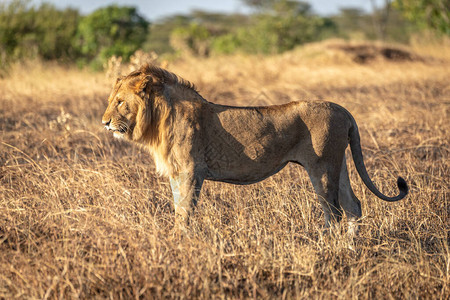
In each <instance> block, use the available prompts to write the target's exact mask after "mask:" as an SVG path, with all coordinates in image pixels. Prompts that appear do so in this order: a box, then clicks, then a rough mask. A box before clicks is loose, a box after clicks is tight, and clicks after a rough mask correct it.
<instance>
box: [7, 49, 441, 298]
mask: <svg viewBox="0 0 450 300" xmlns="http://www.w3.org/2000/svg"><path fill="white" fill-rule="evenodd" d="M407 50H408V51H411V49H407ZM438 50H440V51H438ZM449 50H450V49H449V48H442V49H434V50H433V52H432V53H439V55H434V56H433V57H431V56H430V55H429V53H431V52H429V51H428V50H427V52H420V49H415V53H416V54H417V55H418V57H419V56H420V57H422V58H424V59H417V60H416V59H411V60H400V61H398V60H390V59H386V58H384V57H383V56H380V57H375V58H374V59H373V60H371V61H369V62H367V63H366V64H358V63H355V62H354V59H353V57H352V55H353V54H351V53H348V52H345V51H344V50H342V49H331V48H330V47H327V44H326V43H324V44H316V45H313V46H309V47H304V48H302V49H298V50H295V51H292V52H290V53H286V54H283V55H278V56H272V57H246V56H230V57H216V58H208V59H195V58H190V59H185V60H180V61H178V62H174V63H172V64H171V65H169V70H171V71H173V72H175V73H177V74H179V75H181V76H182V77H184V78H185V79H188V80H190V81H192V82H194V83H195V84H196V85H197V87H198V89H199V90H200V93H201V94H202V95H203V96H204V97H205V98H206V99H208V100H210V101H213V102H217V103H222V104H235V105H267V104H278V103H284V102H288V101H291V100H305V99H308V100H316V99H326V100H330V101H334V102H337V103H339V104H341V105H343V106H344V107H346V108H347V109H348V110H349V111H350V112H352V114H353V115H354V116H355V119H356V120H357V122H358V124H359V126H360V131H361V136H362V146H363V151H364V154H365V162H366V166H367V168H368V170H369V173H370V174H371V176H372V179H373V180H374V182H375V183H376V184H377V185H378V187H379V188H380V189H381V190H382V191H383V192H384V193H386V194H391V195H392V194H394V193H395V192H396V185H395V178H396V177H397V176H398V175H401V176H404V177H405V178H406V180H407V182H408V183H409V185H410V188H411V192H410V195H409V196H408V197H407V198H406V199H405V200H403V201H401V202H398V203H386V202H383V201H381V200H378V199H377V198H376V197H375V196H373V195H372V194H371V193H370V192H369V191H368V190H367V189H366V188H365V187H364V185H363V183H362V182H361V180H360V179H359V177H358V175H357V174H356V172H355V170H354V168H353V165H352V163H350V164H349V166H350V177H351V182H352V186H353V189H354V191H355V193H356V195H357V196H358V197H359V198H360V199H361V201H362V204H363V216H364V217H363V219H362V220H361V231H360V234H359V236H358V237H356V238H355V239H350V238H349V237H348V236H347V235H346V233H345V229H344V225H345V220H344V221H343V226H342V228H341V229H342V230H339V229H335V230H334V231H333V233H332V234H326V233H323V231H322V224H323V216H322V212H321V209H320V206H319V204H318V202H317V201H316V199H315V194H314V192H313V190H312V186H311V184H310V182H309V179H308V178H307V176H306V173H305V172H304V171H303V170H302V169H301V168H300V167H298V166H293V165H292V166H291V165H289V166H288V167H286V168H285V169H284V170H283V171H281V172H280V173H278V174H277V175H275V176H273V177H271V178H269V179H267V180H265V181H263V182H261V183H258V184H254V185H249V186H235V185H229V184H224V183H215V182H207V183H206V184H205V186H204V189H203V191H202V195H201V200H200V203H199V206H198V209H197V210H196V212H195V215H194V216H193V218H192V222H191V225H190V227H189V231H188V232H183V231H180V230H179V229H178V228H177V227H174V226H173V225H174V216H173V213H172V211H171V205H170V202H171V196H170V192H169V187H168V184H167V180H166V179H165V178H159V177H157V176H155V174H154V166H153V162H152V160H151V158H150V156H149V155H148V154H147V153H143V152H141V150H139V149H138V148H136V147H134V146H132V145H130V144H128V143H126V142H121V141H117V140H114V139H113V138H112V136H111V135H110V134H109V133H107V132H104V130H103V128H102V126H101V115H102V113H103V110H104V109H105V107H106V99H107V96H108V94H109V91H110V87H111V83H110V82H108V81H107V80H106V79H105V75H104V74H98V73H90V72H88V71H80V70H77V69H71V68H67V67H66V68H64V67H60V66H57V65H52V64H42V63H32V62H31V63H23V64H18V65H16V66H14V67H13V68H12V69H11V70H10V72H9V75H8V76H6V77H4V78H2V79H0V130H1V131H0V138H1V145H0V149H1V150H0V167H1V169H0V182H1V186H0V270H1V271H0V298H22V299H23V298H26V299H28V298H44V299H60V298H83V299H86V298H88V299H90V298H111V299H128V298H136V299H137V298H150V299H152V298H162V297H165V298H205V299H209V298H258V299H260V298H281V299H286V298H320V299H330V298H332V299H361V298H370V299H384V298H389V299H417V298H425V299H448V298H449V295H450V291H449V283H450V280H449V279H450V251H449V235H448V232H449V229H450V221H449V212H450V210H449V197H448V195H449V193H448V191H449V188H448V187H449V167H450V163H449V129H450V122H449V99H450V81H449V78H450V56H449V55H450V51H449Z"/></svg>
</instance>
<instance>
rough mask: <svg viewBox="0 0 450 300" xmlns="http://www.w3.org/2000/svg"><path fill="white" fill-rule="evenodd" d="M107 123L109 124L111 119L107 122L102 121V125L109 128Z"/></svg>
mask: <svg viewBox="0 0 450 300" xmlns="http://www.w3.org/2000/svg"><path fill="white" fill-rule="evenodd" d="M109 123H111V119H109V120H108V121H105V120H102V124H103V125H105V126H106V127H108V126H109Z"/></svg>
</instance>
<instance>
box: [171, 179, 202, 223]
mask: <svg viewBox="0 0 450 300" xmlns="http://www.w3.org/2000/svg"><path fill="white" fill-rule="evenodd" d="M202 184H203V179H202V178H199V177H198V176H194V174H191V173H188V172H181V173H179V174H178V175H177V176H174V177H170V187H171V189H172V194H173V204H174V207H175V215H176V218H177V221H181V222H182V223H187V222H188V219H189V215H190V214H191V213H192V211H193V210H194V208H195V206H196V205H197V201H198V198H199V196H200V190H201V188H202Z"/></svg>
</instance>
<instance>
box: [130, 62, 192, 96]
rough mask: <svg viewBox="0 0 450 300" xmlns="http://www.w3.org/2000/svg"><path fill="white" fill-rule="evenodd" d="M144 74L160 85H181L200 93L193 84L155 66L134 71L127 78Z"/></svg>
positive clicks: (144, 66) (146, 65) (147, 66)
mask: <svg viewBox="0 0 450 300" xmlns="http://www.w3.org/2000/svg"><path fill="white" fill-rule="evenodd" d="M142 74H144V75H150V76H151V77H152V78H153V79H154V80H156V81H157V82H159V83H162V84H176V85H181V86H184V87H186V88H188V89H191V90H193V91H194V92H197V93H198V91H197V88H196V86H195V85H194V84H193V83H191V82H189V81H187V80H185V79H183V78H181V77H179V76H178V75H176V74H174V73H172V72H169V71H167V70H165V69H163V68H160V67H157V66H155V65H150V64H145V65H143V66H142V67H141V68H139V70H136V71H133V72H132V73H130V74H128V75H127V76H126V78H133V77H137V76H139V75H142Z"/></svg>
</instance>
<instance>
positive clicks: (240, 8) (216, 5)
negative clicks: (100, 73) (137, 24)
mask: <svg viewBox="0 0 450 300" xmlns="http://www.w3.org/2000/svg"><path fill="white" fill-rule="evenodd" d="M3 1H4V0H0V2H3ZM41 2H43V1H42V0H33V1H32V3H33V4H37V5H39V4H40V3H41ZM45 2H50V3H53V4H54V5H55V6H56V7H58V8H65V7H73V8H77V9H78V10H79V11H80V12H81V13H82V14H88V13H90V12H92V11H94V10H95V9H97V8H100V7H103V6H107V5H110V4H118V5H126V6H136V7H137V8H138V10H139V13H140V14H141V15H143V16H144V17H145V18H147V19H148V20H149V21H153V22H154V21H157V20H159V19H162V18H164V17H167V16H170V15H174V14H187V13H189V12H190V11H192V10H194V9H195V10H205V11H210V12H223V13H248V12H249V11H250V10H249V8H248V7H247V6H245V5H244V4H243V2H242V1H241V0H190V1H182V0H115V1H114V0H45ZM306 2H309V3H310V4H311V5H312V8H313V10H314V11H315V12H316V13H318V14H320V15H330V14H335V13H338V12H339V8H341V7H356V8H361V9H363V10H365V11H367V12H369V11H372V6H371V0H309V1H306ZM375 2H376V3H377V4H378V5H381V3H383V2H384V1H383V0H376V1H375Z"/></svg>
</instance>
